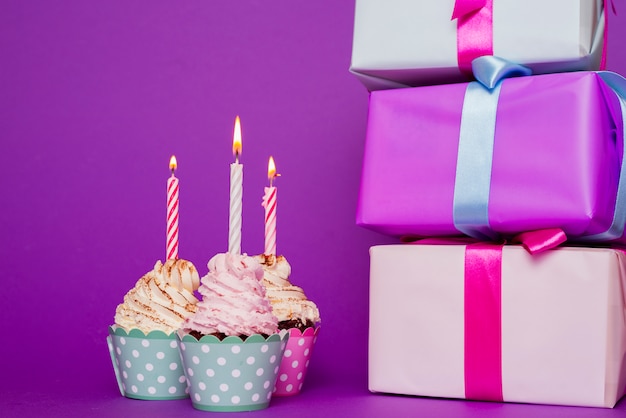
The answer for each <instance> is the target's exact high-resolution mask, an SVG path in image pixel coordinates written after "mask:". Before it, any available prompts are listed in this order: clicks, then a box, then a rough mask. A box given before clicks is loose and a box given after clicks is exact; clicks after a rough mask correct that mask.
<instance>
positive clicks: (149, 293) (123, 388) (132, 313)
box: [107, 259, 200, 400]
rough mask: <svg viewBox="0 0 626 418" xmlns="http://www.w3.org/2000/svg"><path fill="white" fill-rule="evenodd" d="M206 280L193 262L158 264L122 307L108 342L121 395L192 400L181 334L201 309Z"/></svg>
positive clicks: (168, 261)
mask: <svg viewBox="0 0 626 418" xmlns="http://www.w3.org/2000/svg"><path fill="white" fill-rule="evenodd" d="M199 282H200V278H199V275H198V271H197V270H196V268H195V267H194V266H193V264H192V263H191V262H189V261H187V260H182V259H176V260H167V261H166V262H165V264H162V263H161V261H157V262H156V264H155V266H154V269H153V270H151V271H149V272H148V273H146V274H145V275H144V276H143V277H141V278H140V279H139V280H138V281H137V283H136V284H135V286H134V287H133V288H132V289H131V290H130V291H128V293H126V295H125V296H124V301H123V303H121V304H119V305H118V306H117V309H116V311H115V317H114V325H113V326H111V327H109V337H108V338H107V341H108V346H109V350H110V353H111V360H112V362H113V368H114V370H115V374H116V378H117V380H118V384H119V387H120V392H121V393H122V394H123V395H124V396H126V397H129V398H135V399H156V400H159V399H180V398H185V397H187V396H188V387H187V380H186V377H185V375H184V372H183V368H182V364H181V361H180V355H179V353H178V341H177V339H176V334H175V331H176V330H178V329H179V328H180V326H181V324H182V323H183V321H185V319H187V318H188V317H189V316H190V315H192V314H194V313H195V311H196V303H197V302H198V300H197V298H196V297H195V295H194V293H193V292H194V291H195V290H196V289H198V286H199Z"/></svg>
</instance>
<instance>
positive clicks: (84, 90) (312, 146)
mask: <svg viewBox="0 0 626 418" xmlns="http://www.w3.org/2000/svg"><path fill="white" fill-rule="evenodd" d="M616 3H621V2H616ZM617 6H618V8H621V9H623V8H624V7H623V6H624V5H623V4H617ZM620 12H621V13H620V14H619V15H611V16H610V36H609V60H608V67H609V69H610V70H614V71H617V72H620V73H624V74H626V53H625V52H623V49H624V47H625V46H626V41H624V39H626V29H625V28H626V25H625V22H626V9H625V10H620ZM353 13H354V1H346V0H342V1H338V0H317V1H310V2H296V1H294V0H272V1H260V0H240V1H232V0H230V1H228V0H219V1H217V0H211V1H207V0H193V1H192V0H188V1H184V2H167V1H156V0H150V1H147V0H146V1H131V2H121V1H109V2H87V1H84V0H65V1H63V2H50V1H34V0H31V1H22V0H4V1H2V2H1V4H0V60H1V64H0V140H1V141H2V169H3V176H2V178H3V181H2V189H3V193H2V194H0V208H2V210H1V212H0V213H1V216H0V238H1V239H2V245H0V255H1V257H2V258H1V261H2V265H3V266H4V268H5V273H4V274H3V278H2V282H3V285H2V292H1V293H0V306H1V308H0V312H1V316H0V318H1V319H2V321H1V323H2V325H3V327H4V333H3V337H2V339H1V340H0V347H1V352H0V373H1V375H2V379H0V382H1V383H0V385H1V386H0V415H3V416H28V415H32V416H39V415H41V414H44V413H45V414H47V415H52V416H55V415H58V416H87V415H89V416H119V415H120V414H122V413H123V412H125V413H128V414H130V415H131V416H132V415H147V414H152V415H154V416H157V415H159V414H161V415H168V414H189V415H192V414H197V415H198V416H199V415H201V414H203V413H202V412H200V411H195V410H194V409H192V407H191V404H190V402H189V401H188V400H183V401H168V402H143V401H133V400H128V399H125V398H123V397H121V396H120V395H119V392H118V389H117V385H116V383H115V379H114V376H113V370H112V367H111V364H110V359H109V354H108V352H107V349H106V343H105V337H106V334H107V332H106V328H107V326H108V325H109V324H111V322H112V320H113V314H114V311H115V307H116V305H117V304H118V303H119V302H120V301H121V299H122V297H123V295H124V293H125V292H126V291H127V290H128V289H129V288H130V287H132V286H133V284H134V283H135V281H136V280H137V279H138V278H139V277H140V276H141V275H143V274H144V273H145V272H147V271H148V270H150V269H151V268H152V267H153V265H154V263H155V261H156V260H157V259H163V258H164V255H165V184H166V180H167V177H168V175H169V170H168V162H169V157H170V155H171V154H175V155H176V157H177V158H178V162H179V169H178V170H177V176H178V177H179V179H180V187H181V193H180V195H181V197H180V199H181V201H180V256H181V257H182V258H186V259H189V260H191V261H193V262H194V264H195V265H196V267H197V268H198V270H199V271H200V274H201V275H203V274H205V273H206V271H207V268H206V262H207V260H208V259H209V258H210V257H211V256H212V255H213V254H215V253H218V252H224V251H226V249H227V235H228V178H229V177H228V176H229V164H230V163H231V162H232V160H233V157H232V151H231V146H232V130H233V121H234V118H235V116H236V115H240V116H241V120H242V130H243V155H242V158H241V162H242V163H243V164H244V167H245V168H244V203H243V204H244V207H243V239H242V248H243V251H245V252H247V253H249V254H257V253H260V252H262V250H263V208H262V207H261V205H260V202H261V197H262V194H263V187H264V186H265V185H266V184H267V179H266V173H267V159H268V157H269V156H270V155H273V156H274V158H275V160H276V165H277V167H278V171H279V172H280V173H281V174H282V177H280V178H279V179H278V180H277V182H276V185H277V186H278V251H279V253H282V254H284V255H285V256H286V257H287V258H288V260H289V261H290V262H291V264H292V267H293V276H292V279H293V281H294V283H295V284H298V285H301V286H303V287H304V288H305V290H306V292H307V294H308V295H309V297H310V298H311V299H313V300H315V301H316V302H317V303H318V305H319V307H320V310H321V313H322V318H323V328H322V332H321V335H320V339H319V341H318V345H317V347H316V352H315V354H314V356H313V357H314V358H313V362H312V369H311V371H310V373H309V376H308V378H307V382H306V384H305V389H304V392H303V393H302V394H301V395H299V396H298V397H293V398H275V399H274V400H273V401H272V405H271V407H270V409H268V410H266V411H262V412H257V413H256V414H257V415H258V416H266V415H267V416H269V414H272V416H287V415H293V414H294V413H298V414H300V415H302V416H306V415H308V414H310V415H311V416H318V415H320V414H322V413H331V414H335V415H337V416H345V415H360V416H379V415H381V414H385V415H388V416H390V415H391V414H400V415H408V414H409V413H410V411H413V412H414V413H420V414H425V416H429V415H437V416H442V415H454V416H478V415H479V414H480V415H481V416H487V417H491V416H493V417H504V416H506V417H514V416H520V417H521V416H529V415H533V416H552V415H554V414H557V415H566V416H570V417H577V416H591V415H593V416H602V415H609V414H613V415H615V416H617V415H619V414H623V413H624V411H626V404H625V402H624V401H622V402H621V403H620V404H619V405H618V407H617V409H616V410H602V409H593V408H566V407H554V406H536V405H509V404H490V403H482V402H465V401H454V400H436V399H423V398H411V397H400V396H380V395H373V394H370V393H368V391H367V362H366V359H367V312H368V310H367V306H368V269H369V257H368V248H369V247H370V246H371V245H374V244H383V243H389V242H392V239H390V238H386V237H384V236H382V235H379V234H376V233H373V232H369V231H366V230H364V229H361V228H359V227H357V226H355V208H356V198H357V190H358V182H359V175H360V166H361V157H362V150H363V140H364V134H365V124H366V117H367V97H368V95H367V91H366V90H365V88H364V87H362V85H361V84H360V83H359V82H358V81H357V80H356V79H355V78H354V77H353V76H352V75H351V74H349V72H348V67H349V63H350V54H351V44H352V26H353Z"/></svg>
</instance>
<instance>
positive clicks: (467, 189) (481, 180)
mask: <svg viewBox="0 0 626 418" xmlns="http://www.w3.org/2000/svg"><path fill="white" fill-rule="evenodd" d="M499 97H500V84H498V85H497V86H496V87H495V88H494V89H493V90H488V89H486V88H484V87H483V86H482V85H481V84H480V83H478V82H476V81H474V82H471V83H469V84H468V85H467V90H466V91H465V98H464V100H463V112H462V116H461V131H460V135H459V150H458V154H457V162H456V178H455V180H454V201H453V212H452V216H453V220H454V226H455V227H456V229H458V230H459V231H461V232H462V233H464V234H466V235H469V236H470V237H473V238H476V239H479V240H496V239H497V236H496V235H495V234H494V233H493V231H491V228H490V227H489V207H488V204H489V189H490V188H491V165H492V162H493V139H494V134H495V129H496V110H497V109H498V98H499Z"/></svg>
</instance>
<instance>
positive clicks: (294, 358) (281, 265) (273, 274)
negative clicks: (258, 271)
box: [255, 255, 321, 396]
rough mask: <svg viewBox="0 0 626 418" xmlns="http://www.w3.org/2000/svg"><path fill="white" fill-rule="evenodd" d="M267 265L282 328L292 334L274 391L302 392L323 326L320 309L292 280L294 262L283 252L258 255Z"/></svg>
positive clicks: (265, 275) (265, 269) (266, 278)
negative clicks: (292, 264)
mask: <svg viewBox="0 0 626 418" xmlns="http://www.w3.org/2000/svg"><path fill="white" fill-rule="evenodd" d="M255 258H256V259H257V261H259V263H260V264H261V266H262V267H263V283H264V284H265V287H266V289H267V295H268V298H269V300H270V303H271V305H272V310H273V312H274V314H275V315H276V317H277V318H278V328H279V330H280V332H282V333H288V334H289V335H290V337H289V340H288V342H287V347H286V349H285V355H284V357H283V360H282V362H281V365H280V369H279V372H278V380H277V382H276V387H275V391H274V395H277V396H290V395H296V394H298V393H300V391H301V390H302V386H303V384H304V378H305V376H306V372H307V370H308V367H309V363H310V359H311V355H312V353H313V346H314V344H315V341H316V340H317V334H318V332H319V330H320V322H321V320H320V313H319V309H318V308H317V305H316V304H315V303H314V302H313V301H311V300H309V299H308V298H307V297H306V295H305V293H304V291H303V290H302V288H301V287H298V286H294V285H293V284H291V282H290V276H291V266H290V265H289V262H287V259H286V258H285V257H283V256H282V255H279V256H274V255H259V256H256V257H255Z"/></svg>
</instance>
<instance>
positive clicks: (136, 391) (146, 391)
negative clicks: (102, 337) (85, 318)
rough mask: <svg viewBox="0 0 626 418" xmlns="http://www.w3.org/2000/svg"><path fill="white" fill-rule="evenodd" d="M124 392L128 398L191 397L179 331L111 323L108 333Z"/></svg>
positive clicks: (109, 344)
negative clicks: (163, 330)
mask: <svg viewBox="0 0 626 418" xmlns="http://www.w3.org/2000/svg"><path fill="white" fill-rule="evenodd" d="M107 343H108V346H109V352H110V354H111V361H112V363H113V369H114V371H115V377H116V379H117V383H118V386H119V389H120V393H121V394H122V395H123V396H126V397H127V398H132V399H143V400H169V399H184V398H187V397H189V390H188V384H187V378H186V376H185V372H184V370H183V366H182V363H181V360H180V353H179V351H178V344H179V343H178V339H177V338H176V334H174V333H172V334H169V335H168V334H165V333H164V332H161V331H152V332H150V333H148V335H146V334H144V333H143V332H142V331H141V330H139V329H133V330H130V332H126V331H125V330H124V329H123V328H120V327H116V326H111V327H109V336H108V337H107Z"/></svg>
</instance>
